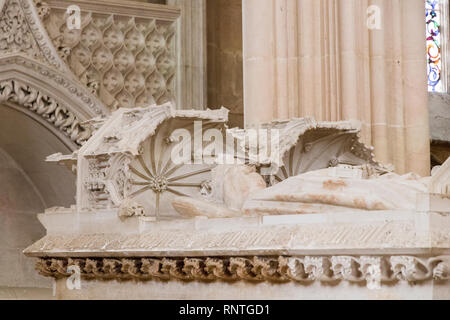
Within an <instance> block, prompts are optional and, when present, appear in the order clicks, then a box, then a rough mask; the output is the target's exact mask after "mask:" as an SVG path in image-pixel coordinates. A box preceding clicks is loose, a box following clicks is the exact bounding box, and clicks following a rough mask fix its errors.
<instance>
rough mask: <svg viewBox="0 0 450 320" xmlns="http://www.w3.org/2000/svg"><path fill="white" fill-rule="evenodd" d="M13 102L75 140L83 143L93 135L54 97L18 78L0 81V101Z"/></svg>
mask: <svg viewBox="0 0 450 320" xmlns="http://www.w3.org/2000/svg"><path fill="white" fill-rule="evenodd" d="M2 102H13V103H15V104H17V105H19V106H23V107H25V108H27V109H28V110H30V111H33V112H34V113H36V114H38V115H39V116H40V117H42V118H44V119H45V120H46V121H48V122H49V123H51V124H52V125H53V126H54V127H56V128H57V129H58V130H60V131H61V132H63V133H65V134H66V135H67V136H68V137H69V138H70V139H71V140H72V141H73V142H75V143H76V144H78V145H81V144H82V143H83V142H84V141H86V140H87V139H89V137H90V136H91V132H90V130H88V129H87V128H85V127H83V126H82V125H81V124H80V122H79V120H78V119H77V117H76V116H75V115H74V114H73V113H72V112H70V111H69V110H68V109H67V108H66V107H64V106H62V105H61V104H60V103H59V102H58V101H56V100H55V99H54V98H52V97H49V96H47V95H45V94H43V93H42V92H40V91H39V90H37V89H35V88H32V87H31V86H29V85H27V84H25V83H22V82H20V81H17V80H8V81H1V82H0V103H2Z"/></svg>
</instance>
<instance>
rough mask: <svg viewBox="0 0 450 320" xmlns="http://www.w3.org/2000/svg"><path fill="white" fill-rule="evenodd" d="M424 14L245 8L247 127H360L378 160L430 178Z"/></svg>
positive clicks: (419, 8)
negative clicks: (303, 123) (307, 123)
mask: <svg viewBox="0 0 450 320" xmlns="http://www.w3.org/2000/svg"><path fill="white" fill-rule="evenodd" d="M371 6H376V7H371ZM369 7H371V8H372V9H373V8H375V10H377V9H379V13H380V14H379V18H380V19H381V20H380V23H379V28H377V24H376V23H374V28H369V27H368V23H367V22H368V20H369V21H373V20H370V19H376V18H377V17H378V16H373V14H376V11H370V12H369V13H368V11H367V10H368V8H369ZM424 10H425V9H424V1H423V0H370V1H369V0H243V42H244V43H243V51H244V52H243V55H244V58H243V59H244V108H245V110H244V113H245V122H246V126H252V125H256V124H258V123H262V122H268V121H271V120H274V119H288V118H292V117H303V116H313V117H315V118H316V119H317V120H325V121H327V120H329V121H339V120H349V119H358V120H360V121H361V122H362V123H363V130H362V135H363V139H364V141H365V142H366V143H368V144H370V145H373V146H374V147H375V152H376V156H377V159H378V160H380V161H382V162H385V163H392V164H394V165H395V168H396V171H397V172H399V173H404V172H408V171H414V172H417V173H419V174H422V175H428V174H429V162H430V160H429V157H430V156H429V127H428V110H427V86H426V83H427V81H426V47H425V22H424ZM369 26H370V25H369Z"/></svg>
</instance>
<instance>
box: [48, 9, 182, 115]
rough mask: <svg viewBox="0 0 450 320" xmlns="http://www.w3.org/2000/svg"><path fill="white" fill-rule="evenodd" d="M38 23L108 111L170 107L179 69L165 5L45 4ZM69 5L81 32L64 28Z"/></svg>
mask: <svg viewBox="0 0 450 320" xmlns="http://www.w3.org/2000/svg"><path fill="white" fill-rule="evenodd" d="M47 2H48V5H49V7H50V10H51V11H50V14H46V15H43V23H44V25H45V27H46V29H47V31H48V34H49V35H50V37H51V39H52V41H53V43H54V46H55V47H56V48H57V50H58V53H59V55H60V56H61V58H62V59H64V60H65V61H66V62H67V64H68V66H69V67H70V69H71V70H72V72H73V73H74V74H75V75H76V76H77V77H78V78H79V80H80V81H81V82H82V83H83V84H84V85H85V86H86V87H87V88H88V90H89V91H90V92H92V93H93V94H96V95H97V96H98V97H99V98H100V100H102V101H103V102H104V103H105V104H106V105H107V106H108V107H109V108H110V109H112V110H115V109H117V108H118V107H127V108H131V107H135V106H138V107H139V106H145V105H149V104H154V103H158V104H162V103H165V102H168V101H170V102H175V94H176V92H175V90H176V88H175V82H176V81H175V77H176V67H177V64H178V58H177V52H176V46H175V40H174V38H175V33H176V27H175V26H176V25H175V22H176V20H177V19H178V17H179V15H180V12H179V9H177V8H174V7H170V6H161V5H153V4H136V3H130V4H128V3H123V2H122V3H118V2H117V3H116V2H110V1H108V2H102V1H95V2H92V1H82V0H78V1H47ZM69 5H77V6H79V7H80V8H81V11H82V15H81V29H80V30H76V29H74V30H69V29H68V27H67V26H66V19H67V14H66V9H67V7H68V6H69Z"/></svg>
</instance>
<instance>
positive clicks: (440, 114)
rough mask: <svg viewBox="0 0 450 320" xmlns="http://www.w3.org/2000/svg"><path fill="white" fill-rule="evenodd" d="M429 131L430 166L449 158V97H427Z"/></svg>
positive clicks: (435, 94) (432, 94) (438, 95)
mask: <svg viewBox="0 0 450 320" xmlns="http://www.w3.org/2000/svg"><path fill="white" fill-rule="evenodd" d="M428 106H429V110H430V131H431V160H432V165H438V164H442V163H443V162H445V160H446V159H447V158H448V157H450V95H449V94H446V93H430V94H429V95H428Z"/></svg>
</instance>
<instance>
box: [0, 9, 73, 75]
mask: <svg viewBox="0 0 450 320" xmlns="http://www.w3.org/2000/svg"><path fill="white" fill-rule="evenodd" d="M38 2H39V4H33V2H32V1H31V0H3V1H0V10H1V12H0V56H2V55H3V56H4V55H8V54H17V53H19V54H24V55H26V56H28V57H30V58H33V59H35V60H37V61H40V62H45V63H47V64H49V65H50V66H53V67H55V68H56V69H59V70H61V71H67V70H68V69H67V67H66V66H65V64H64V63H63V61H62V60H61V59H60V57H59V56H58V55H57V54H56V51H55V49H54V48H53V46H52V43H51V41H50V39H49V38H48V36H47V34H46V32H45V29H44V27H43V26H42V25H41V23H40V21H39V17H44V16H46V15H48V7H47V6H46V5H45V4H43V3H41V2H40V1H38Z"/></svg>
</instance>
